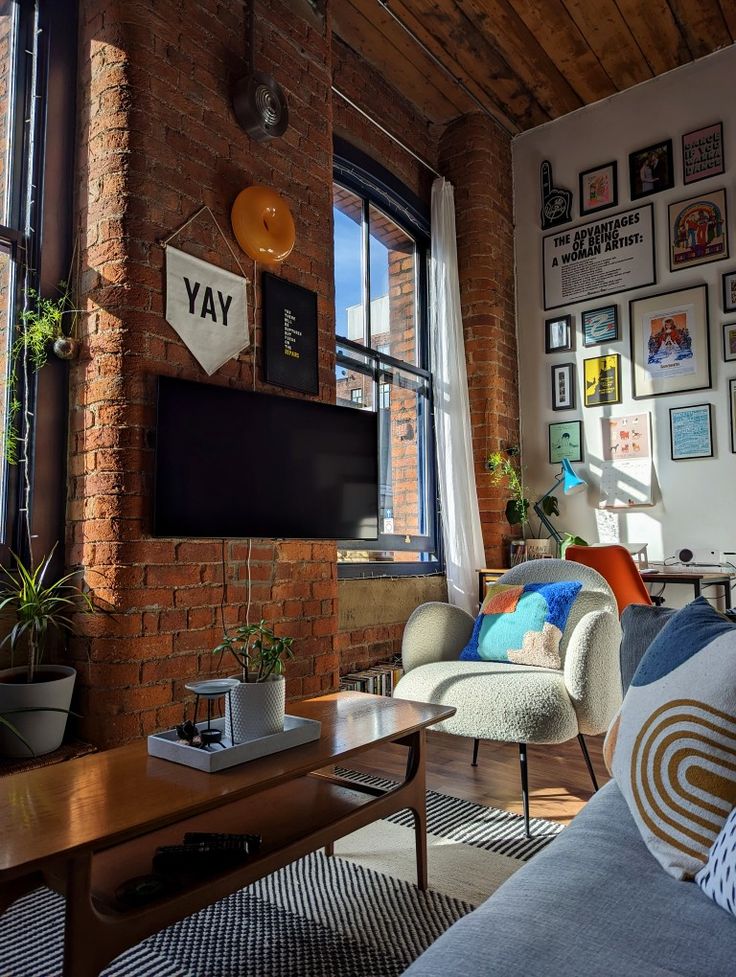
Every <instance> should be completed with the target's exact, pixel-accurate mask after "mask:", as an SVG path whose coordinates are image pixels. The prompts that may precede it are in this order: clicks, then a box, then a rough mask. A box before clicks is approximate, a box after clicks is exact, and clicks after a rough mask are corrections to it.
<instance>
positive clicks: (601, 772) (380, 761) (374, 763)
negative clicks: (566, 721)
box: [346, 732, 609, 824]
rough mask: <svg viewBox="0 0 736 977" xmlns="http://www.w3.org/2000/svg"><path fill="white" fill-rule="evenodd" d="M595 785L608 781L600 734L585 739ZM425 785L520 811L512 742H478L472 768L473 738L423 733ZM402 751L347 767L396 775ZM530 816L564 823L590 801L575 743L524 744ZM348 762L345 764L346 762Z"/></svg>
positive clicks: (383, 752) (374, 754) (369, 756)
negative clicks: (476, 757)
mask: <svg viewBox="0 0 736 977" xmlns="http://www.w3.org/2000/svg"><path fill="white" fill-rule="evenodd" d="M586 743H587V744H588V751H589V752H590V757H591V760H592V761H593V767H594V768H595V772H596V776H597V778H598V784H599V786H602V785H603V784H604V783H605V782H606V781H607V780H608V779H609V777H608V774H607V773H606V768H605V766H604V764H603V758H602V755H601V750H602V747H603V737H602V736H590V737H587V738H586ZM427 744H428V749H427V786H428V787H429V788H430V789H433V790H437V791H440V792H441V793H443V794H451V795H452V796H454V797H462V798H465V799H466V800H469V801H475V802H477V803H479V804H486V805H488V806H491V807H500V808H503V809H504V810H506V811H515V812H518V813H521V785H520V780H519V748H518V746H517V745H516V744H515V743H491V742H487V741H485V740H484V741H483V742H481V744H480V751H479V754H478V766H477V767H472V766H471V765H470V761H471V759H472V753H473V741H472V740H470V739H465V738H464V737H461V736H450V735H449V734H448V733H432V732H430V733H428V734H427ZM405 762H406V750H404V749H402V748H401V747H398V746H386V747H381V748H377V749H375V750H372V751H371V752H369V753H363V754H361V757H360V761H357V760H354V761H350V764H349V766H350V767H351V768H352V769H355V770H361V771H363V772H364V773H372V774H375V775H377V776H384V777H389V778H393V779H399V778H400V777H401V776H402V775H403V772H404V764H405ZM527 764H528V768H529V793H530V814H531V816H532V817H540V818H549V819H550V820H552V821H559V822H560V823H561V824H567V823H568V822H569V821H570V820H571V819H572V818H573V817H574V816H575V815H576V814H577V813H578V811H579V810H580V809H581V808H582V807H583V806H584V805H585V803H586V802H587V801H588V800H590V797H591V794H592V790H593V787H592V784H591V781H590V777H589V776H588V770H587V768H586V766H585V761H584V760H583V755H582V752H581V750H580V746H579V744H578V741H577V740H576V739H575V740H570V741H569V742H567V743H562V744H560V745H558V746H529V748H528V750H527ZM346 766H348V764H346Z"/></svg>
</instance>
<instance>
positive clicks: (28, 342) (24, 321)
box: [5, 281, 78, 465]
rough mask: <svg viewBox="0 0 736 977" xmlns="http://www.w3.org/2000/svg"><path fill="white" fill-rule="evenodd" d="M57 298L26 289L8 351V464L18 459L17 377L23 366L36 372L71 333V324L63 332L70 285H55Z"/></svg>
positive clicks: (69, 311) (69, 307) (71, 306)
mask: <svg viewBox="0 0 736 977" xmlns="http://www.w3.org/2000/svg"><path fill="white" fill-rule="evenodd" d="M58 288H59V293H60V294H59V297H58V298H42V297H41V296H40V295H39V294H38V292H36V291H35V290H34V289H29V290H28V306H29V307H28V308H26V309H24V310H23V311H22V312H21V313H20V316H19V317H18V318H19V328H18V333H17V335H16V337H15V339H14V340H13V344H12V347H11V350H10V362H11V368H10V376H9V377H8V392H9V396H8V417H7V423H6V425H5V456H6V458H7V460H8V464H10V465H17V464H18V462H19V461H20V460H21V451H20V440H21V438H20V436H19V434H18V418H19V415H20V413H21V411H22V409H23V404H22V402H21V399H20V397H19V395H18V389H19V383H18V375H19V371H21V369H22V367H23V365H24V364H25V366H26V367H27V369H29V370H31V371H33V372H38V371H39V370H41V369H43V367H44V366H46V363H47V361H48V356H49V351H50V350H51V348H52V347H53V345H54V343H55V342H56V341H57V340H59V339H63V338H65V337H67V336H69V335H70V334H71V331H72V327H73V319H72V324H71V326H70V327H69V328H68V329H65V324H66V320H65V316H70V315H71V316H74V315H76V313H77V311H78V310H77V309H75V308H74V303H73V302H72V296H71V286H70V285H69V283H68V282H64V281H62V282H59V286H58Z"/></svg>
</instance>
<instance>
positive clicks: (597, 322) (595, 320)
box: [582, 305, 621, 346]
mask: <svg viewBox="0 0 736 977" xmlns="http://www.w3.org/2000/svg"><path fill="white" fill-rule="evenodd" d="M582 325H583V346H600V345H601V344H602V343H615V342H617V340H619V339H620V338H621V336H620V334H619V328H618V306H617V305H604V306H602V307H601V308H600V309H586V310H585V312H583V314H582Z"/></svg>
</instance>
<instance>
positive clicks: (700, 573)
mask: <svg viewBox="0 0 736 977" xmlns="http://www.w3.org/2000/svg"><path fill="white" fill-rule="evenodd" d="M733 577H734V574H731V573H728V572H727V571H725V570H697V569H695V568H693V567H682V568H680V567H663V568H662V569H661V570H651V569H650V570H642V571H641V579H642V580H643V581H644V583H661V584H668V583H679V584H689V585H690V586H691V587H692V588H693V591H694V593H695V596H696V597H700V595H701V593H702V589H703V587H723V596H724V598H725V601H726V610H730V608H731V585H732V582H733Z"/></svg>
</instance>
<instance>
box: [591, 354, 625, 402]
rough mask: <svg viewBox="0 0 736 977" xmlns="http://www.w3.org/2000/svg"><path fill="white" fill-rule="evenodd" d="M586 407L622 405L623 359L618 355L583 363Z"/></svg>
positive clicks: (595, 358)
mask: <svg viewBox="0 0 736 977" xmlns="http://www.w3.org/2000/svg"><path fill="white" fill-rule="evenodd" d="M583 369H584V374H585V375H584V380H583V384H584V386H583V390H584V395H585V399H584V403H585V406H586V407H601V406H602V405H603V404H620V403H621V357H620V355H619V354H618V353H612V354H610V355H608V356H593V357H591V358H590V359H589V360H584V361H583Z"/></svg>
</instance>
